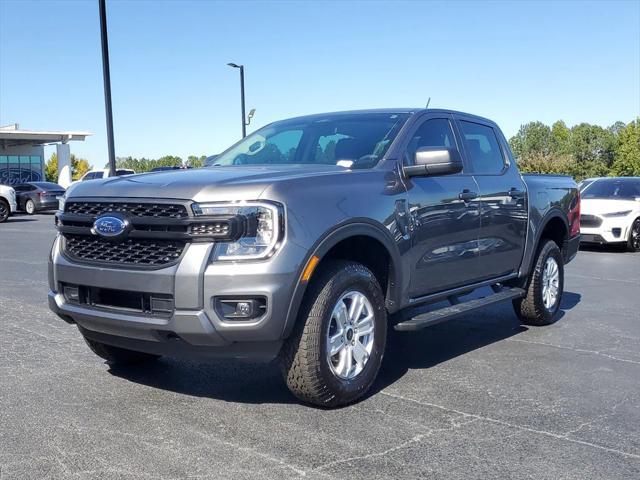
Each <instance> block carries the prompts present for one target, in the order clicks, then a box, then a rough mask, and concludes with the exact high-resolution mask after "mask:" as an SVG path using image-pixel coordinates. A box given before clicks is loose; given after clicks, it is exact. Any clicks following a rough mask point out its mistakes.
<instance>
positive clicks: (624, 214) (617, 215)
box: [602, 210, 631, 218]
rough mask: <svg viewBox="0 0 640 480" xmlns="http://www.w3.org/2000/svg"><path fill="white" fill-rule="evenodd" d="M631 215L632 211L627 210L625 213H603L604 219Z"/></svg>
mask: <svg viewBox="0 0 640 480" xmlns="http://www.w3.org/2000/svg"><path fill="white" fill-rule="evenodd" d="M630 213H631V210H625V211H624V212H613V213H603V214H602V216H603V217H608V218H610V217H624V216H627V215H629V214H630Z"/></svg>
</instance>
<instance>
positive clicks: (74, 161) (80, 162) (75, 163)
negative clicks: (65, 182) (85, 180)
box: [56, 154, 91, 180]
mask: <svg viewBox="0 0 640 480" xmlns="http://www.w3.org/2000/svg"><path fill="white" fill-rule="evenodd" d="M56 160H57V159H56ZM56 163H57V162H56ZM89 170H91V165H89V162H88V161H87V160H86V159H84V158H77V157H76V156H75V155H74V154H71V180H80V179H81V178H82V177H83V176H84V174H85V173H87V172H88V171H89Z"/></svg>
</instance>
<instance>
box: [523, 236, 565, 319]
mask: <svg viewBox="0 0 640 480" xmlns="http://www.w3.org/2000/svg"><path fill="white" fill-rule="evenodd" d="M563 291H564V262H563V258H562V252H560V249H559V248H558V245H556V243H555V242H554V241H552V240H547V241H546V242H545V243H544V244H543V245H542V247H541V248H540V250H539V252H538V258H537V259H536V263H535V266H534V269H533V271H532V272H531V275H530V276H529V281H528V284H527V288H526V292H527V294H526V296H525V297H523V298H519V299H517V300H514V302H513V307H514V310H515V311H516V314H517V315H518V317H519V318H520V321H521V322H522V323H523V324H525V325H536V326H542V325H549V324H551V323H553V322H555V321H556V319H557V314H558V310H559V309H560V301H561V299H562V293H563Z"/></svg>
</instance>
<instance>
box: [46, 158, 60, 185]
mask: <svg viewBox="0 0 640 480" xmlns="http://www.w3.org/2000/svg"><path fill="white" fill-rule="evenodd" d="M44 177H45V178H46V180H47V182H53V183H58V156H57V155H56V154H55V153H52V154H51V156H50V157H49V160H47V163H46V164H45V165H44Z"/></svg>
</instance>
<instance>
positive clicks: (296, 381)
mask: <svg viewBox="0 0 640 480" xmlns="http://www.w3.org/2000/svg"><path fill="white" fill-rule="evenodd" d="M386 337H387V315H386V309H385V304H384V296H383V294H382V290H381V288H380V285H379V284H378V281H377V280H376V277H375V276H374V275H373V273H372V272H371V271H370V270H369V269H368V268H366V267H365V266H363V265H361V264H359V263H355V262H347V261H334V262H331V263H328V264H327V265H326V266H324V268H323V269H322V270H321V271H320V272H319V273H318V276H317V278H316V279H314V281H313V283H312V284H311V285H310V287H309V290H308V291H307V294H306V295H305V301H304V304H303V308H302V309H301V314H300V317H299V318H298V324H297V325H296V329H295V331H294V333H293V334H292V335H291V337H290V338H289V339H288V340H287V342H286V344H285V346H284V347H283V350H282V354H281V363H282V370H283V374H284V377H285V381H286V382H287V386H288V387H289V389H290V390H291V392H292V393H293V394H294V395H295V396H296V397H298V398H299V399H300V400H302V401H305V402H308V403H312V404H315V405H319V406H324V407H337V406H340V405H345V404H348V403H351V402H354V401H355V400H357V399H358V398H360V397H361V396H362V395H364V394H365V393H366V392H367V390H368V389H369V388H370V387H371V385H372V384H373V382H374V381H375V379H376V376H377V375H378V370H379V369H380V364H381V362H382V357H383V355H384V348H385V344H386Z"/></svg>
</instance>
